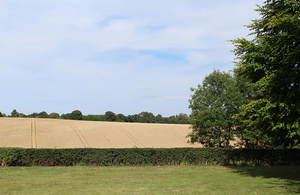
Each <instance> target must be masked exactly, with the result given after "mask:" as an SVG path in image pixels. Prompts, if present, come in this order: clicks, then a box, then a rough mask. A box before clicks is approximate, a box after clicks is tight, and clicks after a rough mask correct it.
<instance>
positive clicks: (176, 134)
mask: <svg viewBox="0 0 300 195" xmlns="http://www.w3.org/2000/svg"><path fill="white" fill-rule="evenodd" d="M167 131H169V132H170V133H172V134H173V135H175V136H176V137H178V138H180V139H181V140H183V141H185V142H186V141H187V140H186V139H185V137H183V136H181V135H179V134H178V133H175V132H173V131H172V130H167Z"/></svg>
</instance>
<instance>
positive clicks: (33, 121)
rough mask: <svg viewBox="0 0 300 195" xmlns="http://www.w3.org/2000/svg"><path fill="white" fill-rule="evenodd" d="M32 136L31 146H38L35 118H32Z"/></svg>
mask: <svg viewBox="0 0 300 195" xmlns="http://www.w3.org/2000/svg"><path fill="white" fill-rule="evenodd" d="M30 136H31V145H30V146H31V148H37V136H36V122H35V120H34V119H31V128H30Z"/></svg>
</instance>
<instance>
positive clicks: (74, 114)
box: [70, 110, 83, 120]
mask: <svg viewBox="0 0 300 195" xmlns="http://www.w3.org/2000/svg"><path fill="white" fill-rule="evenodd" d="M82 118H83V117H82V112H81V111H80V110H74V111H73V112H72V113H71V118H70V119H72V120H82Z"/></svg>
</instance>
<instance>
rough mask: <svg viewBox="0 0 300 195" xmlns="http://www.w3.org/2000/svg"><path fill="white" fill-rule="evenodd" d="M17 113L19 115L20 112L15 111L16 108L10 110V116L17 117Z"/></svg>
mask: <svg viewBox="0 0 300 195" xmlns="http://www.w3.org/2000/svg"><path fill="white" fill-rule="evenodd" d="M19 115H20V113H19V112H17V110H16V109H14V110H13V111H12V112H11V115H10V116H11V117H19Z"/></svg>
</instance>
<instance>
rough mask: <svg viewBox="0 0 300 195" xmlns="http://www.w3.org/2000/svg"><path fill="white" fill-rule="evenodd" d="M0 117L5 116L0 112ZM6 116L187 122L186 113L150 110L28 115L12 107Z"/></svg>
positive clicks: (168, 122) (140, 121)
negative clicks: (165, 114)
mask: <svg viewBox="0 0 300 195" xmlns="http://www.w3.org/2000/svg"><path fill="white" fill-rule="evenodd" d="M0 117H6V115H5V114H2V113H1V112H0ZM8 117H22V118H53V119H69V120H86V121H112V122H132V123H166V124H189V117H188V115H187V114H183V113H180V114H179V115H173V116H170V117H163V116H162V115H161V114H158V115H156V116H155V115H154V114H153V113H151V112H141V113H139V114H134V115H128V116H125V115H124V114H115V113H114V112H112V111H107V112H105V114H104V115H92V114H89V115H83V114H82V112H81V111H80V110H74V111H73V112H71V113H67V114H62V115H59V114H58V113H55V112H52V113H51V114H48V113H47V112H45V111H42V112H40V113H37V112H34V113H32V114H29V115H25V114H23V113H19V112H17V110H16V109H14V110H13V111H12V112H11V115H8Z"/></svg>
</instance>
